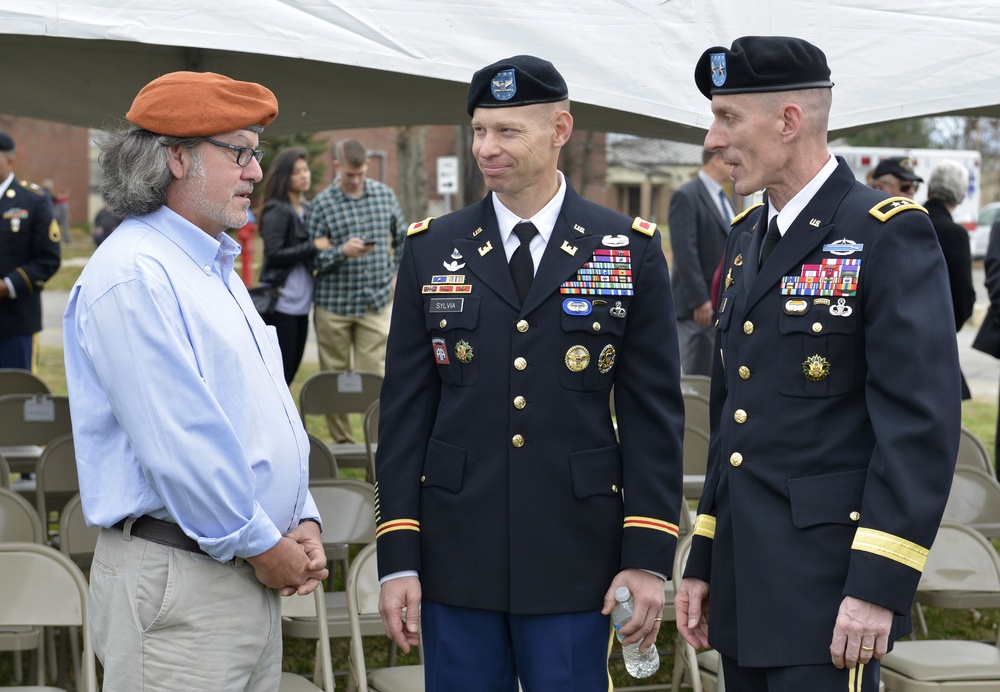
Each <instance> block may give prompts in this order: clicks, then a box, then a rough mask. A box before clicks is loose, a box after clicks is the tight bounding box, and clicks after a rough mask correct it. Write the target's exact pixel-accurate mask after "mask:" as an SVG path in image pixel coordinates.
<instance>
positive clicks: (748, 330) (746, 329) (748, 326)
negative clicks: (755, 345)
mask: <svg viewBox="0 0 1000 692" xmlns="http://www.w3.org/2000/svg"><path fill="white" fill-rule="evenodd" d="M743 333H744V334H753V322H751V321H750V320H747V321H746V322H744V323H743Z"/></svg>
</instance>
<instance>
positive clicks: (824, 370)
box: [802, 354, 830, 382]
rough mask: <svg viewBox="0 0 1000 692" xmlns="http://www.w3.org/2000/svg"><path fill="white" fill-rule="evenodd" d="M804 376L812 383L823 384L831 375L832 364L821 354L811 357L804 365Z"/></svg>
mask: <svg viewBox="0 0 1000 692" xmlns="http://www.w3.org/2000/svg"><path fill="white" fill-rule="evenodd" d="M802 374H803V375H805V376H806V379H807V380H809V381H810V382H822V381H823V380H825V379H826V378H827V376H829V374H830V362H829V361H828V360H827V359H826V358H824V357H823V356H821V355H819V354H817V355H815V356H809V357H808V358H806V362H804V363H803V364H802Z"/></svg>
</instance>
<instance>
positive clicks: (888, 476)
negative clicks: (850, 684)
mask: <svg viewBox="0 0 1000 692" xmlns="http://www.w3.org/2000/svg"><path fill="white" fill-rule="evenodd" d="M766 226H767V206H766V205H764V206H760V207H758V208H755V209H753V210H752V211H750V212H749V213H747V214H745V215H744V216H743V218H739V217H738V218H737V219H735V220H734V222H733V230H732V232H731V234H730V240H729V243H728V247H727V251H726V259H725V264H724V275H723V277H724V278H723V291H722V293H721V295H720V309H719V313H720V317H719V324H718V332H717V337H716V358H715V369H714V373H713V389H712V396H711V399H712V416H713V426H712V436H711V445H710V452H709V454H710V458H709V472H708V475H707V477H706V483H705V489H704V494H703V495H702V498H701V501H700V505H699V507H698V517H697V518H696V522H695V537H694V542H693V545H692V551H691V556H690V559H689V562H688V567H687V570H686V572H685V575H686V576H694V577H699V578H701V579H704V580H710V582H711V592H710V600H711V607H710V609H709V641H710V642H711V643H712V645H713V646H715V647H716V648H718V649H719V651H721V652H722V653H724V654H725V655H727V656H730V657H732V658H734V659H737V660H738V661H739V663H740V665H743V666H788V665H805V664H820V663H829V662H830V643H831V640H832V633H833V628H834V623H835V620H836V616H837V611H838V608H839V607H840V603H841V601H842V600H843V598H844V596H845V595H849V596H854V597H857V598H860V599H863V600H865V601H869V602H872V603H877V604H879V605H882V606H884V607H887V608H890V609H892V610H893V611H895V613H896V614H897V618H896V621H895V622H894V626H893V632H892V634H891V637H890V642H891V641H892V640H894V639H895V638H898V637H899V636H900V635H902V634H905V633H906V632H908V631H909V625H910V623H909V619H908V617H909V616H908V613H909V611H910V606H911V602H912V600H913V595H914V593H915V591H916V587H917V582H918V581H919V579H920V573H921V569H922V568H923V564H924V562H925V560H926V554H927V549H928V548H929V547H930V545H931V543H932V542H933V539H934V535H935V532H936V531H937V527H938V524H939V522H940V519H941V515H942V513H943V511H944V506H945V503H946V501H947V497H948V491H949V488H950V486H951V478H952V474H953V470H954V465H955V458H956V455H957V452H958V439H959V427H960V419H961V403H960V399H959V396H960V395H959V369H958V353H957V346H956V340H955V334H954V329H953V322H952V317H951V311H952V307H951V299H950V294H949V288H948V274H947V270H946V268H945V263H944V259H943V257H942V254H941V249H940V247H939V245H938V242H937V238H936V236H935V234H934V229H933V228H932V226H931V223H930V221H929V220H928V218H927V214H926V213H924V211H923V210H922V208H920V207H918V206H917V205H915V204H913V202H912V201H911V200H904V199H902V198H893V199H886V198H885V195H884V194H882V193H879V192H876V191H874V190H871V189H869V188H867V187H865V186H864V185H862V184H860V183H858V182H856V181H855V179H854V176H853V174H852V173H851V171H850V169H849V168H848V167H847V166H846V164H845V163H844V162H843V161H842V160H841V161H840V162H839V167H838V168H837V170H836V171H835V172H834V174H833V175H832V176H831V177H830V179H829V180H827V182H826V183H825V184H824V185H823V187H822V188H821V189H820V190H819V192H818V193H817V194H816V196H815V197H813V199H812V201H810V202H809V203H808V205H807V206H806V208H805V209H804V210H803V211H802V212H801V213H800V214H799V216H798V217H797V218H796V219H795V221H794V222H793V224H792V225H791V227H790V228H789V229H788V231H787V232H786V234H785V235H784V237H783V238H782V240H781V241H780V242H779V243H778V244H777V246H776V247H775V249H774V252H773V254H772V255H771V257H770V259H769V260H768V261H767V263H766V265H765V266H764V267H763V268H762V269H761V270H760V271H759V272H758V269H757V258H758V257H759V252H760V245H761V239H762V238H763V235H764V233H765V230H766ZM837 241H841V242H842V243H843V242H844V241H850V242H851V243H853V244H854V250H853V252H851V254H849V255H847V254H839V255H838V254H835V252H834V251H833V248H834V247H835V246H834V245H833V244H834V243H837ZM840 252H843V250H841V251H840ZM837 258H843V259H860V260H861V265H860V272H859V275H858V279H857V286H856V295H853V296H851V295H847V296H827V297H825V298H828V300H827V301H824V299H823V297H820V300H818V301H817V299H816V298H817V297H816V296H806V295H798V296H792V295H782V294H781V288H780V285H779V282H780V281H781V279H782V277H785V276H792V275H794V276H798V275H800V273H801V272H800V269H801V268H802V266H803V265H805V264H818V263H821V262H822V261H823V260H834V259H837ZM727 276H728V277H730V278H726V277H727ZM841 298H843V299H844V303H843V304H840V299H841ZM789 301H802V302H801V303H798V302H791V303H790V302H789ZM817 357H818V359H819V360H818V359H817ZM823 361H825V362H826V365H825V366H824V365H823ZM806 371H808V372H809V374H810V376H811V379H810V377H807V375H806ZM824 371H825V375H824Z"/></svg>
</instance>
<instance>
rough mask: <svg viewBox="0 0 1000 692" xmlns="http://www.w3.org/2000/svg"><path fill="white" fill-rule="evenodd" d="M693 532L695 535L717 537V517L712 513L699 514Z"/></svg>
mask: <svg viewBox="0 0 1000 692" xmlns="http://www.w3.org/2000/svg"><path fill="white" fill-rule="evenodd" d="M692 533H693V534H694V535H695V536H703V537H705V538H715V517H713V516H712V515H711V514H699V515H698V516H697V517H695V518H694V531H692Z"/></svg>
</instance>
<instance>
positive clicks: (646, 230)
mask: <svg viewBox="0 0 1000 692" xmlns="http://www.w3.org/2000/svg"><path fill="white" fill-rule="evenodd" d="M632 230H634V231H639V232H640V233H642V234H643V235H648V236H652V235H653V233H655V232H656V224H655V223H653V222H651V221H646V220H645V219H641V218H639V217H638V216H637V217H635V221H633V222H632Z"/></svg>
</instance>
